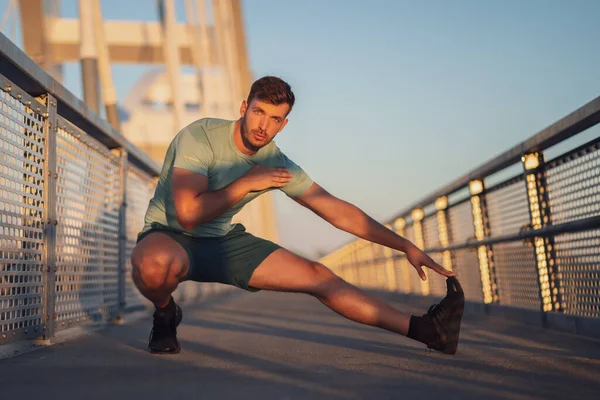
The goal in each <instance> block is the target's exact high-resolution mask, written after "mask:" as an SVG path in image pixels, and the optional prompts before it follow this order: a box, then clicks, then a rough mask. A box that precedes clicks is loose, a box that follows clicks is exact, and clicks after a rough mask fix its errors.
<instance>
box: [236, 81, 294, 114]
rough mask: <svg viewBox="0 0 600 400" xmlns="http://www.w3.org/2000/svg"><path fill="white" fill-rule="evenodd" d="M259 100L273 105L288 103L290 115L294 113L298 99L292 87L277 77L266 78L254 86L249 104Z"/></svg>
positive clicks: (255, 82)
mask: <svg viewBox="0 0 600 400" xmlns="http://www.w3.org/2000/svg"><path fill="white" fill-rule="evenodd" d="M254 99H257V100H260V101H264V102H267V103H270V104H273V105H276V106H278V105H280V104H284V103H287V105H289V106H290V109H289V111H288V114H289V112H290V111H292V107H293V106H294V102H295V101H296V97H295V96H294V92H292V88H291V87H290V85H289V84H288V83H287V82H286V81H284V80H283V79H280V78H277V77H276V76H264V77H262V78H260V79H258V80H256V81H254V83H253V84H252V87H251V88H250V93H249V94H248V100H247V101H248V104H250V102H252V100H254Z"/></svg>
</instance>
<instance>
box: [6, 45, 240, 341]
mask: <svg viewBox="0 0 600 400" xmlns="http://www.w3.org/2000/svg"><path fill="white" fill-rule="evenodd" d="M159 172H160V170H159V166H158V165H157V164H156V163H154V162H153V161H151V160H150V159H149V158H148V157H147V156H146V155H145V154H144V153H143V152H141V151H140V150H139V149H137V148H136V147H135V146H133V145H132V144H131V143H129V142H128V141H127V140H125V139H124V137H123V136H122V135H121V134H120V133H119V132H117V131H115V130H114V129H113V128H112V127H111V126H110V125H109V124H108V123H107V122H106V121H104V120H102V119H101V118H99V117H98V116H97V115H96V114H94V113H93V112H92V111H91V110H90V109H89V108H87V107H86V106H85V105H84V104H83V103H82V102H81V101H80V100H78V99H77V98H75V96H73V95H72V94H71V93H69V92H68V91H67V90H66V89H65V88H64V87H62V86H61V85H60V84H59V83H57V82H56V81H54V80H53V79H52V78H51V77H50V76H49V75H48V74H47V73H46V72H45V71H44V70H43V69H41V68H40V67H39V66H38V65H37V64H36V63H34V62H33V61H32V60H31V59H30V58H28V57H27V56H26V55H25V54H24V53H23V52H22V51H21V50H20V49H19V48H17V47H16V46H15V45H14V44H13V43H11V42H10V41H9V40H8V39H7V38H6V37H5V36H3V35H1V34H0V345H2V344H5V343H9V342H13V341H15V340H19V339H32V338H39V339H43V340H47V339H51V338H53V337H54V336H55V335H56V333H57V332H59V331H63V330H67V329H69V328H72V327H75V326H87V325H88V324H96V323H105V322H107V321H112V320H115V319H119V318H120V317H122V316H123V315H124V314H125V313H127V312H129V311H133V310H136V309H144V308H150V307H151V304H150V303H149V302H148V301H147V300H146V299H145V298H143V297H142V296H141V294H140V293H139V291H138V290H137V289H136V288H135V286H134V284H133V282H132V280H131V276H130V275H131V265H130V255H131V251H132V250H133V248H134V246H135V241H136V238H137V234H138V232H139V231H140V230H141V228H142V227H143V222H144V221H143V216H144V213H145V210H146V207H147V206H148V202H149V200H150V198H151V197H152V195H153V193H154V188H155V184H156V178H157V176H158V174H159ZM227 289H228V288H225V287H223V286H220V285H205V286H204V287H203V291H202V292H200V291H199V286H198V285H189V284H188V283H186V284H183V285H180V287H179V288H178V290H177V291H176V293H175V297H176V298H177V299H178V300H179V301H185V300H191V299H196V298H198V297H199V296H203V297H204V296H207V295H210V294H212V293H218V292H222V291H224V290H227Z"/></svg>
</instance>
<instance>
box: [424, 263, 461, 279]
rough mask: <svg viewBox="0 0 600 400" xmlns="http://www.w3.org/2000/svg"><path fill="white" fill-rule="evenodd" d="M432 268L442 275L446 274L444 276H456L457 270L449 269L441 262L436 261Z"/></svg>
mask: <svg viewBox="0 0 600 400" xmlns="http://www.w3.org/2000/svg"><path fill="white" fill-rule="evenodd" d="M430 268H431V269H432V270H434V271H435V272H437V273H438V274H440V275H444V276H456V273H455V272H452V271H448V270H447V269H446V268H444V267H442V266H441V265H439V264H436V263H434V264H433V267H430Z"/></svg>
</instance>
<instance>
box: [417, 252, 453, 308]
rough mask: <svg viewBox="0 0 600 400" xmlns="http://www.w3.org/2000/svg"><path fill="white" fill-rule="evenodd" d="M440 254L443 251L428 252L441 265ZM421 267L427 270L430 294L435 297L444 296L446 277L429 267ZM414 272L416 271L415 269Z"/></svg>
mask: <svg viewBox="0 0 600 400" xmlns="http://www.w3.org/2000/svg"><path fill="white" fill-rule="evenodd" d="M442 254H443V253H430V254H429V257H431V258H432V259H433V261H435V262H436V263H438V264H440V265H442V264H443V263H442ZM423 269H424V270H426V272H427V280H429V290H430V294H431V295H432V296H435V297H444V296H446V277H445V276H443V275H440V274H438V273H437V272H435V271H432V270H430V269H429V268H423ZM414 272H415V273H416V272H417V271H414Z"/></svg>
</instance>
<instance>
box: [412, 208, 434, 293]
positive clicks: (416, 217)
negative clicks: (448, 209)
mask: <svg viewBox="0 0 600 400" xmlns="http://www.w3.org/2000/svg"><path fill="white" fill-rule="evenodd" d="M424 216H425V214H424V213H423V210H422V209H420V208H416V209H414V210H413V211H412V212H411V217H412V220H413V232H414V234H415V245H416V246H417V247H418V248H420V249H421V250H425V237H424V236H423V224H422V223H421V221H423V217H424ZM423 271H424V272H425V275H426V276H427V275H429V274H428V273H427V268H423ZM430 292H431V289H430V287H429V279H428V280H426V281H423V280H421V294H422V295H423V296H429V293H430Z"/></svg>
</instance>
